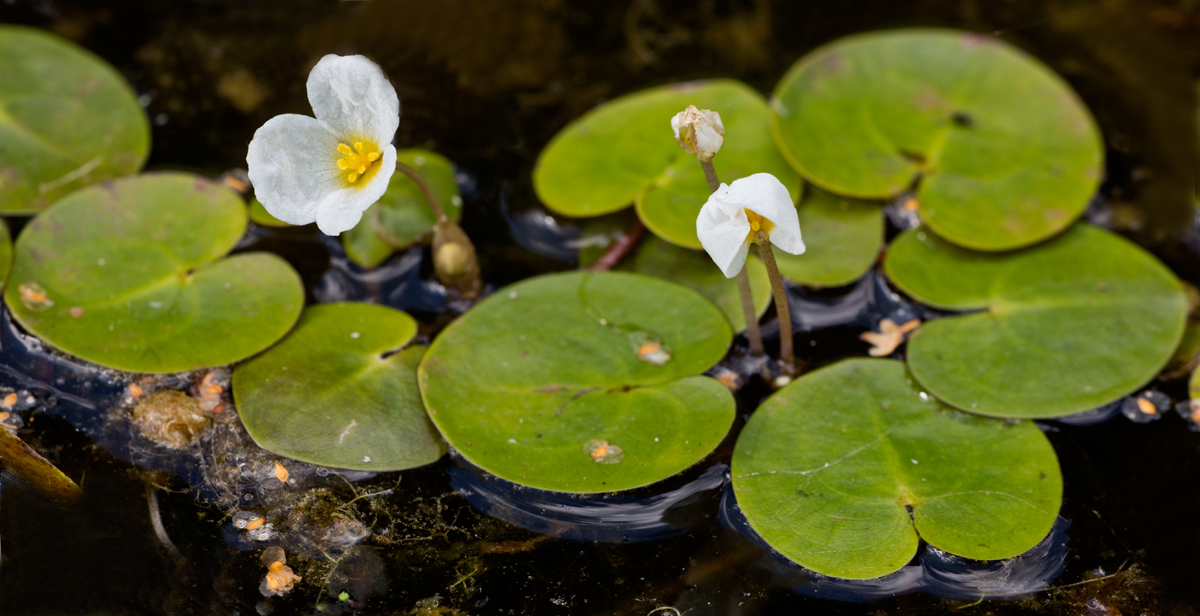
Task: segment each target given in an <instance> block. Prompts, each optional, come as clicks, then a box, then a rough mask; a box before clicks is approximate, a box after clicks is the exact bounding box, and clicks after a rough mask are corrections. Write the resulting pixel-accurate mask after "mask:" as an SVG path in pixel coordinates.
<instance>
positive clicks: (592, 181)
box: [533, 80, 801, 248]
mask: <svg viewBox="0 0 1200 616" xmlns="http://www.w3.org/2000/svg"><path fill="white" fill-rule="evenodd" d="M688 105H695V106H697V107H699V108H701V109H711V110H713V111H716V112H718V113H720V114H721V121H722V123H723V124H724V125H725V145H724V146H723V147H722V148H721V151H720V153H719V154H717V156H716V158H714V159H713V166H714V167H715V168H716V170H717V175H718V176H719V177H720V178H721V179H722V180H723V181H724V182H725V183H730V182H732V181H733V180H735V179H738V178H743V177H746V176H748V175H753V174H755V173H761V172H765V173H771V174H773V175H775V176H776V177H778V178H779V180H780V181H782V182H783V184H784V186H787V187H788V190H789V191H790V192H791V193H792V198H793V199H795V198H797V197H798V196H799V194H800V187H801V185H800V178H799V176H798V175H796V172H795V171H793V170H792V169H791V167H789V166H788V164H787V162H786V161H785V160H784V159H783V157H782V156H780V154H779V151H778V150H777V149H776V148H775V145H774V142H773V141H772V139H771V133H770V129H769V120H768V118H769V115H770V112H769V110H768V109H767V103H766V101H764V100H763V98H762V97H761V96H759V94H758V93H757V92H755V91H754V90H752V89H750V88H749V87H748V86H746V85H745V84H743V83H741V82H737V81H731V80H715V81H697V82H691V83H683V84H672V85H669V86H662V87H658V88H651V89H649V90H643V91H641V92H635V93H633V94H629V95H626V96H622V97H621V98H618V99H615V100H612V101H609V102H607V103H605V104H603V105H600V106H599V107H597V108H595V109H593V110H591V111H589V112H588V113H587V114H585V115H584V116H583V117H581V118H579V119H578V120H575V121H574V122H572V123H571V124H568V125H567V127H566V128H564V129H563V130H562V131H561V132H559V133H558V134H557V135H555V137H554V139H553V140H551V141H550V144H549V145H547V146H546V149H545V150H542V153H541V155H540V156H539V157H538V163H537V168H535V169H534V172H533V185H534V189H535V190H536V191H537V194H538V197H539V198H540V199H541V200H542V202H543V203H545V204H546V207H548V208H550V209H551V210H554V211H556V212H558V213H560V214H566V215H568V216H582V217H587V216H599V215H601V214H608V213H610V212H615V211H617V210H620V209H623V208H625V207H627V206H629V205H630V204H633V203H636V204H637V213H638V216H640V217H641V219H642V221H643V222H644V223H645V224H646V227H647V228H649V229H650V230H651V231H652V232H654V234H655V235H658V236H659V237H661V238H663V239H665V240H667V241H668V242H671V243H672V244H676V245H679V246H684V247H687V248H700V239H699V238H698V237H696V217H697V216H698V215H699V214H700V207H701V206H702V205H704V202H705V201H707V200H708V196H709V194H711V191H709V189H708V184H707V183H706V182H705V180H704V172H703V171H702V170H701V168H700V163H699V162H697V161H696V157H695V156H694V155H689V154H687V153H686V152H684V151H683V150H682V149H680V147H679V145H678V144H677V143H675V138H674V136H673V134H672V131H671V117H672V116H674V115H675V114H676V113H679V112H680V111H683V110H684V109H685V108H687V106H688Z"/></svg>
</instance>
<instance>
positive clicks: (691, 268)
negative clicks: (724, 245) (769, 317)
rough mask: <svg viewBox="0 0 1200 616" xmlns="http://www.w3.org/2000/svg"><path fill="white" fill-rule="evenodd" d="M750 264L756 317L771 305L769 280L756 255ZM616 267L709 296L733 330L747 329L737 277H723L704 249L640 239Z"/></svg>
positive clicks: (747, 265)
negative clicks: (634, 249) (633, 249)
mask: <svg viewBox="0 0 1200 616" xmlns="http://www.w3.org/2000/svg"><path fill="white" fill-rule="evenodd" d="M746 267H747V268H749V272H748V274H749V276H750V291H751V294H752V295H754V307H755V309H756V311H757V314H758V316H759V317H761V316H762V315H763V313H764V312H766V311H767V306H770V305H771V281H770V279H769V278H768V277H767V266H765V265H763V262H762V261H760V260H759V259H757V258H754V257H751V258H748V259H746ZM619 269H621V270H624V271H629V272H635V273H638V274H645V275H647V276H655V277H657V278H663V279H665V280H670V281H671V282H674V283H676V284H681V285H683V286H685V287H688V288H690V289H692V290H694V291H695V292H697V293H699V294H700V295H703V296H704V297H706V298H708V300H709V301H711V302H712V303H714V304H716V305H717V306H718V307H720V308H721V311H722V312H724V313H725V318H727V319H729V323H730V324H731V325H733V330H734V331H735V332H740V331H744V330H745V329H746V314H745V311H744V310H742V296H741V294H740V293H739V291H738V285H737V279H734V278H726V277H725V275H724V274H722V273H721V270H720V269H718V268H717V266H716V265H715V264H714V263H713V261H712V259H711V258H710V257H709V256H708V254H707V253H705V252H703V251H699V250H691V249H688V248H680V247H679V246H674V245H672V244H670V243H668V242H666V241H663V240H661V239H659V238H657V237H653V236H652V237H647V238H645V239H643V240H642V243H641V245H639V246H638V248H637V251H636V252H634V253H633V255H631V256H630V257H629V258H628V259H626V260H624V261H622V262H621V265H620V266H619Z"/></svg>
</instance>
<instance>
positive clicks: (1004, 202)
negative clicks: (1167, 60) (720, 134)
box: [771, 29, 1104, 251]
mask: <svg viewBox="0 0 1200 616" xmlns="http://www.w3.org/2000/svg"><path fill="white" fill-rule="evenodd" d="M772 110H773V115H772V118H771V120H772V122H771V126H772V129H773V131H774V133H775V137H776V141H777V143H778V144H779V147H780V149H781V150H783V153H784V155H785V156H786V157H787V158H788V160H789V161H791V163H792V165H793V166H795V167H796V169H798V170H799V171H800V173H801V175H803V176H804V177H805V178H806V179H808V180H810V181H812V182H813V183H814V184H816V185H818V186H821V187H822V188H825V189H827V190H830V191H832V192H835V193H838V194H844V195H850V196H855V197H862V198H885V197H892V196H895V195H898V194H900V193H901V192H902V191H904V190H906V189H908V188H909V187H911V186H912V185H913V183H914V182H917V183H918V189H917V198H918V202H919V204H920V213H921V216H922V218H923V219H924V220H925V222H926V223H927V224H928V225H929V226H930V228H932V229H933V230H934V231H936V232H937V233H938V234H939V235H941V236H942V237H944V238H946V239H947V240H949V241H951V242H953V243H955V244H959V245H961V246H966V247H968V248H974V249H977V250H989V251H996V250H1009V249H1012V248H1018V247H1021V246H1026V245H1029V244H1033V243H1036V242H1039V241H1041V240H1044V239H1046V238H1048V237H1050V236H1052V235H1054V234H1056V233H1058V232H1060V231H1062V230H1063V229H1065V228H1066V227H1067V226H1069V225H1070V224H1071V222H1072V221H1073V220H1075V218H1076V217H1078V216H1079V215H1080V214H1081V213H1082V212H1083V210H1084V208H1085V207H1086V206H1087V203H1088V200H1089V199H1090V198H1091V196H1092V195H1093V194H1094V193H1095V191H1096V188H1097V186H1098V185H1099V183H1100V179H1101V176H1102V173H1103V169H1104V152H1103V147H1102V143H1101V140H1100V134H1099V131H1098V130H1097V128H1096V123H1095V121H1094V120H1093V119H1092V117H1091V114H1090V113H1088V110H1087V108H1086V107H1085V106H1084V105H1083V103H1082V102H1081V101H1080V100H1079V97H1078V96H1076V95H1075V93H1074V92H1073V91H1072V90H1071V88H1070V87H1069V86H1068V85H1067V84H1066V82H1064V81H1063V80H1062V79H1061V78H1059V77H1058V76H1057V75H1055V74H1054V73H1053V72H1051V71H1050V70H1049V69H1047V68H1046V67H1045V66H1043V65H1042V64H1041V63H1039V62H1038V61H1037V60H1035V59H1033V58H1031V57H1029V56H1028V55H1026V54H1025V53H1023V52H1021V51H1020V50H1018V49H1015V48H1013V47H1011V46H1009V45H1008V44H1007V43H1004V42H1003V41H1000V40H998V39H994V38H990V37H986V36H980V35H977V34H970V33H966V32H956V31H951V30H934V29H909V30H893V31H887V32H874V33H869V34H861V35H856V36H851V37H847V38H843V39H840V40H838V41H835V42H833V43H831V44H829V45H826V46H824V47H821V48H820V49H817V50H816V51H814V52H812V53H810V54H808V55H807V56H805V57H803V58H801V59H800V61H799V62H797V63H796V65H795V66H794V67H793V68H792V69H791V71H789V72H788V74H787V75H786V76H784V78H783V80H782V81H780V83H779V85H778V86H777V88H776V90H775V100H774V101H773V103H772Z"/></svg>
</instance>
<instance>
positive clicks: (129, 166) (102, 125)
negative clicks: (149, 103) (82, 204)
mask: <svg viewBox="0 0 1200 616" xmlns="http://www.w3.org/2000/svg"><path fill="white" fill-rule="evenodd" d="M149 151H150V122H149V120H148V119H147V118H146V114H145V113H144V112H143V111H142V108H141V106H140V105H138V102H137V96H136V95H135V94H134V92H133V90H132V89H131V88H130V87H129V84H127V83H125V80H124V79H123V78H122V77H121V75H120V74H119V73H117V72H116V71H115V70H113V68H112V67H111V66H109V65H108V64H107V63H105V62H104V61H103V60H101V59H100V58H98V57H96V56H94V55H92V54H91V52H89V51H87V50H85V49H83V48H81V47H78V46H76V45H75V44H73V43H71V42H69V41H66V40H63V39H61V38H59V37H57V36H53V35H50V34H47V33H45V32H42V31H40V30H35V29H33V28H25V27H21V26H6V25H0V212H2V213H5V214H18V213H32V212H36V211H38V210H40V209H42V208H45V207H46V206H48V205H50V204H51V203H53V202H54V201H55V200H57V199H58V198H59V197H62V196H63V195H66V194H68V193H70V192H71V191H74V190H76V189H78V188H80V187H82V186H86V185H88V184H93V183H96V182H100V181H103V180H107V179H109V178H113V177H116V176H121V175H126V174H129V173H134V172H136V171H137V170H139V169H141V168H142V165H143V164H145V162H146V155H147V154H148V153H149Z"/></svg>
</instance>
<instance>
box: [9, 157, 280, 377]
mask: <svg viewBox="0 0 1200 616" xmlns="http://www.w3.org/2000/svg"><path fill="white" fill-rule="evenodd" d="M245 229H246V206H245V205H243V204H242V201H241V199H239V198H238V197H237V195H235V194H234V193H233V192H231V191H230V190H228V189H226V188H224V187H222V186H220V185H219V184H215V183H213V182H209V181H208V180H205V179H203V178H200V177H196V176H193V175H188V174H182V173H160V174H147V175H141V176H136V177H129V178H122V179H118V180H115V181H113V182H111V183H108V184H103V185H100V186H93V187H90V188H86V189H83V190H80V191H78V192H75V193H72V194H71V195H69V196H67V197H65V198H63V199H61V200H59V201H58V202H57V203H55V205H54V206H52V207H51V208H49V209H47V210H46V211H45V212H43V213H42V214H41V215H39V216H37V217H36V218H34V219H33V221H32V222H30V223H29V225H28V226H27V227H25V230H24V231H23V232H22V233H21V235H20V237H18V238H17V244H16V258H15V261H14V263H13V271H12V276H11V278H12V280H13V282H12V284H9V285H8V286H7V288H5V291H4V301H5V303H7V304H8V308H9V310H11V311H12V314H13V316H14V317H15V318H16V319H17V321H19V322H20V323H21V325H22V326H24V327H25V328H26V329H28V330H29V331H30V332H32V333H33V334H34V335H36V336H38V337H39V338H42V339H43V340H45V341H47V342H49V343H50V344H52V345H54V346H55V347H58V348H59V349H61V350H63V351H65V352H67V353H71V354H73V355H77V356H79V357H82V358H84V359H86V360H89V361H93V362H96V363H98V364H101V365H104V366H109V367H112V368H117V369H120V370H130V371H134V372H178V371H182V370H193V369H196V368H203V367H207V366H219V365H224V364H228V363H230V362H234V361H237V360H239V359H244V358H246V357H249V356H251V355H253V354H255V353H257V352H259V351H261V350H263V349H265V348H267V347H268V346H270V345H271V344H273V343H274V342H275V341H276V340H279V339H280V338H282V337H283V335H284V334H286V333H287V331H288V330H289V329H291V327H292V324H294V323H295V322H296V319H297V318H298V317H299V316H300V309H301V307H303V305H304V289H303V287H302V286H301V284H300V277H299V276H298V275H297V274H296V272H295V271H294V270H293V269H292V268H291V267H290V266H289V265H288V264H287V263H286V262H285V261H284V260H283V259H280V258H279V257H276V256H275V255H271V254H267V253H243V254H238V255H234V256H232V257H228V258H222V257H224V256H225V255H226V253H228V252H229V251H230V250H231V249H232V248H233V247H234V245H235V244H237V241H238V239H239V238H241V236H242V232H243V231H245Z"/></svg>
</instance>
